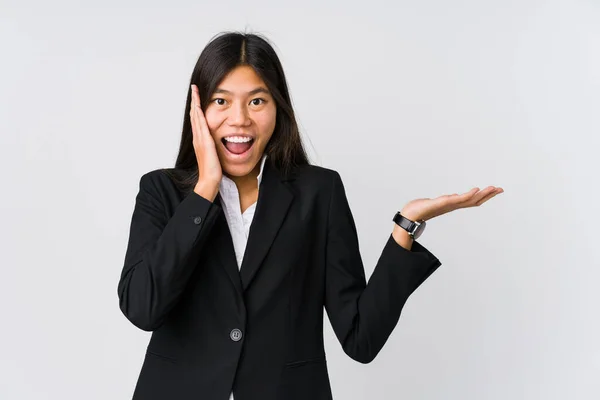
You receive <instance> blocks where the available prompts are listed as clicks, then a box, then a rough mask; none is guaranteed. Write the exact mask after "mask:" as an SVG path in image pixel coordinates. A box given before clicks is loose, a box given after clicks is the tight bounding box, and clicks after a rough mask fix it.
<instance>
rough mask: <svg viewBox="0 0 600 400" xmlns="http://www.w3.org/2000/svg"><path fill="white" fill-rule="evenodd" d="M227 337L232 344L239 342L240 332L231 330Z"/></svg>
mask: <svg viewBox="0 0 600 400" xmlns="http://www.w3.org/2000/svg"><path fill="white" fill-rule="evenodd" d="M229 337H230V338H231V340H233V341H234V342H239V341H240V340H241V339H242V331H240V330H239V329H237V328H236V329H233V330H232V331H231V333H230V334H229Z"/></svg>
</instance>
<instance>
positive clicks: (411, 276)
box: [325, 171, 441, 363]
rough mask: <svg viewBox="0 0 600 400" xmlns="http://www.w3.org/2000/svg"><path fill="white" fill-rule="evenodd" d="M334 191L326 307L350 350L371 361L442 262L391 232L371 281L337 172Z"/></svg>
mask: <svg viewBox="0 0 600 400" xmlns="http://www.w3.org/2000/svg"><path fill="white" fill-rule="evenodd" d="M331 193H332V194H331V202H330V209H329V219H328V234H327V248H326V254H327V255H326V263H327V266H326V268H327V269H326V289H325V290H326V293H325V308H326V310H327V315H328V317H329V320H330V321H331V325H332V327H333V329H334V331H335V333H336V336H337V338H338V340H339V341H340V343H341V345H342V347H343V349H344V351H345V352H346V354H348V355H349V356H350V357H352V358H353V359H354V360H356V361H359V362H361V363H368V362H371V361H372V360H373V359H374V358H375V356H376V355H377V354H378V353H379V351H380V350H381V348H382V347H383V345H384V344H385V342H386V341H387V339H388V337H389V335H390V334H391V332H392V330H393V329H394V327H395V326H396V324H397V322H398V320H399V318H400V312H401V310H402V308H403V306H404V303H405V302H406V300H407V299H408V297H409V296H410V295H411V294H412V293H413V292H414V290H415V289H416V288H417V287H419V285H421V283H423V281H425V279H427V277H429V276H430V275H431V274H432V273H433V272H434V271H435V270H436V269H437V268H438V267H439V266H440V265H441V262H440V261H439V260H438V259H437V258H436V257H435V256H434V255H433V254H431V253H430V252H429V251H428V250H427V249H425V247H423V246H422V245H421V244H419V243H418V242H417V241H413V240H412V239H410V237H409V238H408V239H409V241H410V242H408V241H406V240H405V241H404V244H406V245H407V247H408V246H410V250H409V249H407V248H405V247H403V246H402V245H401V244H400V243H398V242H397V241H396V240H395V239H394V236H393V235H390V236H389V238H388V240H387V243H386V244H385V246H384V248H383V252H382V253H381V256H380V258H379V260H378V262H377V265H376V266H375V270H374V271H373V274H372V275H371V278H370V279H369V283H368V285H367V283H366V280H365V272H364V267H363V262H362V258H361V255H360V251H359V244H358V235H357V231H356V227H355V223H354V219H353V217H352V212H351V211H350V207H349V204H348V200H347V198H346V193H345V190H344V186H343V183H342V180H341V178H340V175H339V174H338V173H337V172H335V171H334V176H333V183H332V192H331ZM399 236H400V235H399ZM407 236H408V234H407ZM399 240H400V241H402V240H403V239H401V236H400V238H399ZM407 242H408V243H407Z"/></svg>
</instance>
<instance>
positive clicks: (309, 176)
mask: <svg viewBox="0 0 600 400" xmlns="http://www.w3.org/2000/svg"><path fill="white" fill-rule="evenodd" d="M293 176H294V179H295V180H296V181H298V182H299V183H300V184H302V183H306V184H308V185H311V186H319V187H331V185H332V182H333V181H334V180H336V179H341V178H340V174H339V173H338V172H337V171H336V170H334V169H332V168H328V167H325V166H320V165H313V164H306V165H302V166H300V167H298V168H297V169H296V170H295V173H294V174H293Z"/></svg>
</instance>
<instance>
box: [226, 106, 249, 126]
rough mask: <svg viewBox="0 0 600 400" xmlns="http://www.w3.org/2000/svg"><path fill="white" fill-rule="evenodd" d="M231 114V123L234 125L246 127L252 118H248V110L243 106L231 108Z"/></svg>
mask: <svg viewBox="0 0 600 400" xmlns="http://www.w3.org/2000/svg"><path fill="white" fill-rule="evenodd" d="M230 110H231V113H230V114H229V118H228V119H229V123H230V124H232V125H246V124H247V123H248V122H249V121H250V118H249V116H248V110H247V109H246V107H245V106H244V105H243V104H237V105H235V106H233V107H231V109H230Z"/></svg>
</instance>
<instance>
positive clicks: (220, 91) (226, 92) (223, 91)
mask: <svg viewBox="0 0 600 400" xmlns="http://www.w3.org/2000/svg"><path fill="white" fill-rule="evenodd" d="M216 93H223V94H229V95H231V94H233V93H232V92H230V91H229V90H225V89H221V88H217V89H215V94H216ZM257 93H265V94H271V93H270V92H269V91H268V90H267V89H265V88H263V87H258V88H256V89H254V90H251V91H249V92H248V93H247V94H248V95H249V96H252V95H254V94H257Z"/></svg>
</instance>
